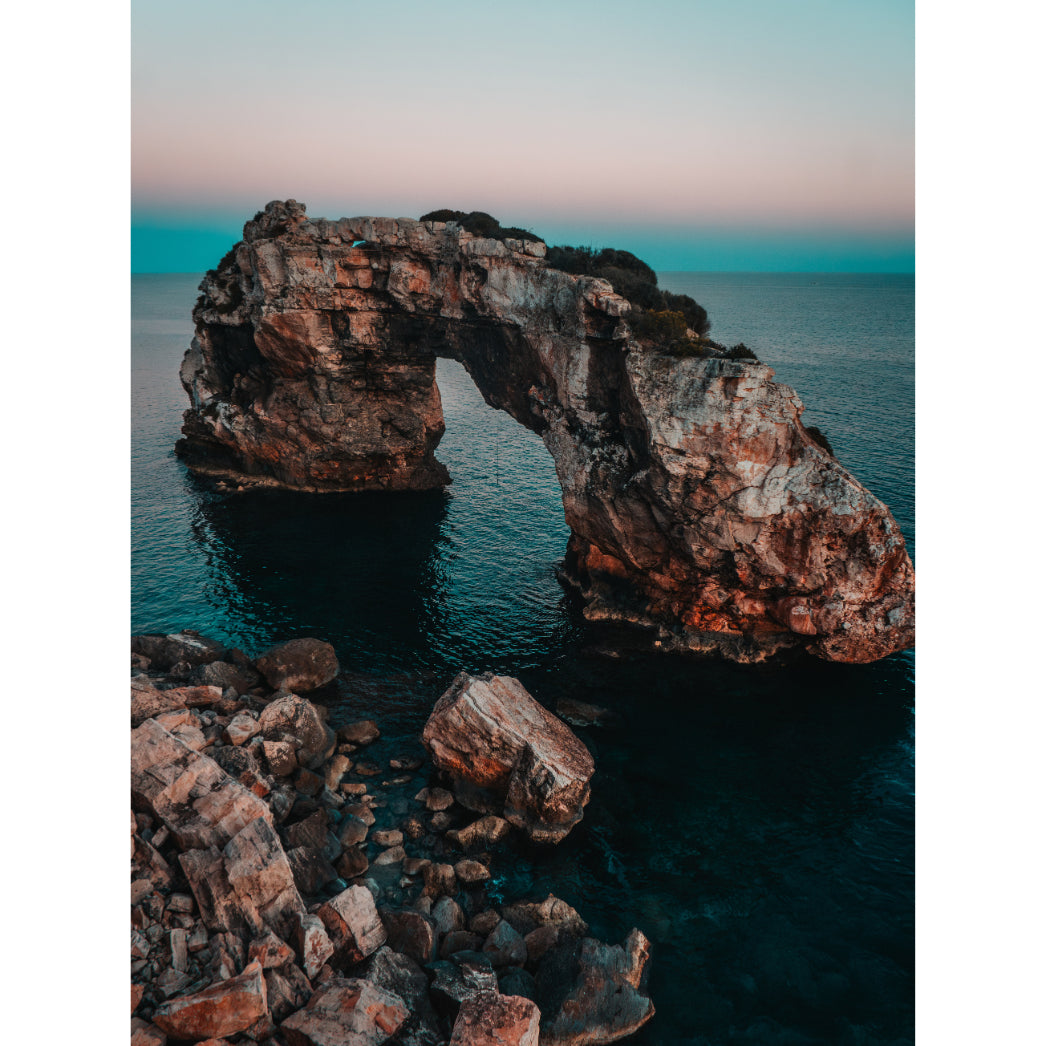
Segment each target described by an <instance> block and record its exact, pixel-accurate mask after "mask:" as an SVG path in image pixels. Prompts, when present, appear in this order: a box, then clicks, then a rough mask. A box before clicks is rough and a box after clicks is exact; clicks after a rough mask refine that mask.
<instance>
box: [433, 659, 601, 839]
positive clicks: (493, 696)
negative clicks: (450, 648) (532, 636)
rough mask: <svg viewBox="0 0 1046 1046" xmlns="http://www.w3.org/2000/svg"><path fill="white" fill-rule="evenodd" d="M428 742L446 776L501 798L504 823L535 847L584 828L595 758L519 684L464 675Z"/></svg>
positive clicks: (436, 717)
mask: <svg viewBox="0 0 1046 1046" xmlns="http://www.w3.org/2000/svg"><path fill="white" fill-rule="evenodd" d="M422 741H423V743H424V744H425V747H426V748H427V749H428V750H429V753H430V754H431V755H432V761H433V762H434V763H435V764H436V766H438V767H439V768H440V769H441V770H444V771H446V772H447V773H449V774H450V775H451V776H452V777H453V778H455V779H457V780H461V781H465V782H467V783H469V784H471V785H474V786H476V787H478V788H481V789H485V790H488V791H490V792H492V793H494V794H495V795H497V796H499V797H502V798H503V800H504V816H505V819H506V820H507V821H509V822H510V823H511V824H514V825H516V827H518V828H522V829H523V830H524V831H526V833H527V834H528V835H529V836H530V838H531V839H533V840H534V841H535V842H543V843H555V842H559V840H560V839H562V838H563V837H564V836H565V835H566V834H567V833H568V832H569V831H570V829H571V828H573V827H574V825H575V824H577V822H578V821H580V820H581V817H582V810H583V808H584V806H585V804H586V803H587V802H588V800H589V781H590V780H591V778H592V774H593V772H594V770H595V765H594V763H593V762H592V756H591V754H590V753H589V751H588V749H587V748H586V747H585V746H584V745H583V744H582V743H581V741H579V740H578V738H577V737H576V736H575V735H574V733H573V732H572V731H571V730H570V728H569V727H568V726H566V724H565V723H563V722H562V720H560V719H558V718H557V717H556V716H554V715H552V713H551V712H548V711H547V710H546V709H544V708H543V707H542V706H541V705H539V704H538V703H537V701H535V700H534V699H533V698H532V697H531V696H530V694H529V693H527V691H526V689H525V688H524V687H523V684H522V683H520V682H519V680H517V679H513V678H511V677H510V676H495V675H486V676H470V675H469V674H468V673H466V672H462V673H461V674H460V675H458V677H457V678H456V679H455V680H454V682H453V683H451V685H450V688H449V689H448V690H447V692H446V693H445V694H444V695H443V696H442V697H441V698H440V699H439V701H438V702H437V703H436V706H435V708H433V710H432V714H431V715H430V716H429V719H428V722H427V723H426V724H425V729H424V731H423V733H422Z"/></svg>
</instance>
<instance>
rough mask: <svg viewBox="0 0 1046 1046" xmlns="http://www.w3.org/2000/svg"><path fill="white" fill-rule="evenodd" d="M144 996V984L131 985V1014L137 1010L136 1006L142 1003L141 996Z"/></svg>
mask: <svg viewBox="0 0 1046 1046" xmlns="http://www.w3.org/2000/svg"><path fill="white" fill-rule="evenodd" d="M144 994H145V985H144V984H132V985H131V1013H132V1015H133V1014H134V1011H135V1010H137V1009H138V1004H139V1003H140V1002H141V1001H142V996H143V995H144Z"/></svg>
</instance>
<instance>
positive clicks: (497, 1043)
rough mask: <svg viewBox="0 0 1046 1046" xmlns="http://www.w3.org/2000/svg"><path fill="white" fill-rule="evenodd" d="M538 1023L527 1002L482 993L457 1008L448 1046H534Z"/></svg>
mask: <svg viewBox="0 0 1046 1046" xmlns="http://www.w3.org/2000/svg"><path fill="white" fill-rule="evenodd" d="M540 1021H541V1012H540V1010H538V1008H537V1006H535V1005H534V1003H533V1002H531V1001H530V999H525V998H523V997H522V996H519V995H499V994H497V993H496V992H485V993H483V994H480V995H475V996H473V997H472V998H471V999H467V1000H466V1001H465V1002H463V1003H462V1004H461V1009H460V1010H458V1017H457V1020H456V1021H455V1022H454V1030H453V1032H452V1033H451V1036H450V1046H538V1037H539V1031H540Z"/></svg>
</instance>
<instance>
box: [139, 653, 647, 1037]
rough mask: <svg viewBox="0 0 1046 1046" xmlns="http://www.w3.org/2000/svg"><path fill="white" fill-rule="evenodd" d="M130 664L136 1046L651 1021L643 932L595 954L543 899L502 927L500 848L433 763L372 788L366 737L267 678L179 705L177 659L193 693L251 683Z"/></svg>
mask: <svg viewBox="0 0 1046 1046" xmlns="http://www.w3.org/2000/svg"><path fill="white" fill-rule="evenodd" d="M303 642H307V643H308V646H309V648H310V649H314V650H322V649H323V647H324V645H325V644H321V643H319V642H318V641H316V640H309V641H303ZM132 649H133V651H134V653H133V654H132V671H133V672H134V673H135V674H134V675H133V676H132V680H131V686H132V724H134V725H133V728H132V731H131V802H132V813H131V888H130V894H131V898H130V899H131V1013H132V1029H131V1030H132V1039H131V1041H132V1043H133V1044H136V1046H164V1043H165V1042H167V1041H172V1042H190V1041H191V1042H197V1041H201V1040H207V1041H208V1042H218V1041H219V1037H220V1041H223V1042H224V1041H228V1042H229V1043H230V1044H231V1043H259V1044H261V1046H281V1044H285V1046H350V1044H352V1046H382V1044H383V1043H386V1042H388V1043H390V1044H394V1046H441V1044H443V1046H445V1044H446V1043H447V1042H448V1041H451V1042H454V1043H460V1044H461V1046H467V1044H472V1046H486V1044H500V1046H536V1044H537V1043H538V1042H539V1040H540V1042H547V1043H550V1044H555V1043H558V1044H561V1046H580V1044H581V1043H591V1044H594V1046H598V1044H601V1043H609V1042H613V1041H615V1040H617V1039H618V1038H620V1037H621V1036H622V1035H624V1034H628V1033H629V1032H630V1031H632V1030H634V1029H635V1028H637V1027H639V1026H640V1025H641V1024H643V1023H644V1022H645V1021H647V1020H648V1019H649V1018H650V1017H651V1016H652V1014H653V1006H652V1004H651V1002H650V999H649V998H648V997H647V995H646V991H645V987H643V984H642V974H643V966H644V964H645V963H646V959H647V955H648V953H649V946H648V944H647V943H646V938H645V937H643V935H642V934H641V932H640V931H639V930H638V929H634V930H633V931H632V933H631V934H630V935H629V937H628V939H627V940H626V941H625V944H624V946H611V945H609V944H605V943H603V942H599V941H596V940H595V939H593V938H589V937H588V936H587V933H588V926H587V924H586V923H585V922H584V920H583V919H582V918H581V916H580V915H579V914H578V913H577V912H576V911H575V910H574V909H573V908H571V907H570V905H569V904H567V903H566V902H565V901H563V900H561V899H559V898H557V897H555V896H553V895H551V894H550V895H549V896H548V897H546V898H545V899H544V900H543V901H528V900H518V901H516V902H515V903H510V904H507V905H504V906H502V905H501V903H500V898H499V896H498V895H499V892H500V887H498V888H492V887H493V883H492V879H493V873H492V870H491V868H493V869H494V870H495V871H496V872H498V873H499V875H500V874H502V873H503V871H504V869H503V868H501V869H498V868H497V866H498V864H499V863H503V862H504V861H505V859H506V853H505V849H506V848H505V846H504V845H503V844H504V843H506V842H507V840H506V836H508V835H509V834H510V833H511V832H513V831H514V830H513V829H511V828H510V827H509V825H508V824H507V822H505V821H504V820H502V819H501V818H498V817H496V816H493V815H488V816H487V817H483V818H480V819H479V820H475V819H474V815H472V814H469V813H468V812H466V811H465V810H463V809H462V808H461V807H460V806H459V805H458V804H457V803H456V802H455V801H454V797H453V795H451V794H450V793H449V792H447V791H445V790H443V789H441V788H439V787H436V786H435V782H436V780H437V779H438V776H439V774H440V771H439V770H438V768H437V767H435V766H434V765H433V764H432V763H430V762H428V761H427V760H423V759H420V758H418V759H411V758H409V757H407V758H404V757H403V756H402V753H401V754H399V755H397V756H396V757H395V758H392V759H389V760H388V768H389V770H390V771H395V772H397V774H396V776H393V777H392V778H391V779H388V780H381V779H380V778H377V777H376V774H372V773H370V772H369V771H370V767H369V766H368V765H367V764H366V763H365V761H364V760H362V759H359V758H358V752H359V749H360V748H361V747H363V746H364V745H370V744H374V743H375V742H376V741H377V740H378V738H379V736H380V730H379V729H378V727H377V726H376V724H375V723H373V722H371V721H369V720H364V721H358V722H356V723H350V724H345V725H344V726H342V727H341V728H340V729H339V730H338V731H337V733H335V732H334V731H333V730H331V729H330V728H329V727H328V726H327V724H326V719H327V711H326V709H324V708H323V707H322V706H320V705H315V704H313V703H312V702H311V701H310V700H309V699H308V698H304V697H301V696H299V695H297V694H287V693H286V692H285V691H283V690H282V689H281V690H275V689H274V688H273V686H272V684H269V685H268V686H266V685H265V684H264V683H262V682H261V680H262V679H263V678H264V676H263V674H262V672H261V671H256V672H255V676H256V678H257V679H258V680H259V682H258V684H257V685H255V686H253V687H251V688H250V690H249V691H247V692H245V693H243V694H242V695H241V694H240V693H238V692H236V691H235V690H234V689H232V688H227V689H225V690H222V689H220V688H219V687H217V686H211V685H207V686H197V687H185V686H180V685H178V684H179V683H180V682H181V681H182V680H181V678H180V677H181V676H182V675H183V671H184V669H183V668H179V669H178V672H177V677H176V676H175V672H174V670H175V667H176V666H185V665H186V661H185V659H184V657H183V654H184V652H185V650H186V649H189V650H192V651H194V652H195V655H196V657H195V660H196V664H195V665H194V666H192V671H193V672H195V671H197V670H203V669H205V668H207V667H209V666H211V665H214V664H235V665H238V666H239V667H240V668H241V669H243V670H244V671H246V670H247V668H248V667H250V666H251V664H252V662H250V661H249V660H248V659H247V658H246V656H245V655H244V654H242V652H240V651H237V650H226V649H225V648H224V647H223V646H221V644H218V643H212V642H211V641H209V640H204V639H203V637H199V636H196V635H195V634H193V633H179V634H177V635H172V636H137V637H135V638H134V640H133V642H132ZM295 649H302V647H301V646H300V645H299V647H297V648H295ZM144 651H151V652H152V653H153V654H154V655H155V657H156V663H155V664H154V663H153V660H152V657H151V656H150V655H149V654H147V653H144ZM220 658H227V659H228V660H227V661H220V660H219V659H220ZM265 660H266V658H265V657H260V658H257V659H256V660H255V661H254V662H253V665H254V666H256V667H257V668H258V669H260V668H261V667H262V662H263V661H265ZM321 660H322V659H321ZM159 666H163V667H159ZM465 678H466V679H467V678H468V677H465ZM505 692H506V693H509V694H511V690H507V691H505ZM141 695H147V697H148V700H147V701H146V702H142V701H140V700H139V697H140V696H141ZM161 697H162V699H160V698H161ZM528 700H529V699H528ZM487 713H488V714H497V711H496V709H494V708H492V707H491V706H489V705H488V706H487ZM531 714H533V713H531ZM544 714H545V715H548V713H544ZM510 718H511V717H510ZM246 722H249V723H253V724H254V727H255V728H256V729H253V730H252V729H244V728H242V724H244V723H246ZM237 723H239V724H240V728H235V729H234V726H235V724H237ZM512 725H513V724H512V722H510V723H509V724H508V726H507V727H506V730H505V731H504V736H505V737H511V729H510V728H511V726H512ZM515 725H516V726H517V727H518V726H519V717H518V716H517V717H516V720H515ZM563 729H564V730H566V732H567V734H568V735H569V730H567V728H566V727H563ZM571 736H572V735H571ZM329 737H330V738H334V739H335V742H337V741H338V740H339V739H340V740H341V743H340V744H337V751H335V750H334V748H333V747H332V746H330V745H328V743H327V739H328V738H329ZM346 737H352V738H354V740H353V741H345V740H344V738H346ZM577 744H578V745H580V743H579V742H577ZM278 746H282V747H278ZM581 751H582V752H583V753H584V757H585V758H587V760H588V766H589V768H590V767H591V759H590V757H588V753H587V751H585V750H584V748H583V746H581ZM288 752H289V756H290V757H289V758H288ZM305 762H307V763H308V764H309V766H310V767H311V768H312V769H307V768H305V767H304V766H303V763H305ZM371 765H373V764H371ZM408 768H409V769H408ZM403 771H406V772H403ZM590 773H591V769H589V774H590ZM414 775H420V776H414ZM360 777H363V778H365V779H366V780H365V781H363V780H360V779H359V778H360ZM422 781H424V782H426V784H425V787H423V788H422V789H421V790H420V791H419V790H418V785H419V784H420V783H421V782H422ZM367 782H369V783H367ZM585 790H586V795H587V779H586V784H585ZM411 796H414V799H413V807H412V805H411V804H412V800H411V798H410V797H411ZM422 817H425V818H426V821H427V823H423V822H422V820H421V818H422ZM379 818H380V819H381V820H380V822H379V820H378V819H379ZM455 824H456V825H457V826H458V827H456V828H452V827H451V826H452V825H455ZM372 826H373V828H374V830H373V831H372V830H371V827H372ZM480 848H482V849H481V850H480ZM408 849H409V854H408ZM461 850H465V851H466V852H468V853H470V854H471V856H470V857H468V858H464V859H461V858H460V851H461ZM368 851H369V853H368ZM332 861H336V862H337V868H336V869H335V867H333V866H332V865H331V863H330V862H332ZM451 861H454V862H456V863H453V864H451V863H449V862H451ZM488 865H490V866H491V868H488ZM379 901H380V906H379V904H378V902H379ZM466 927H467V928H466ZM539 992H540V993H541V999H542V1002H538V1001H536V1000H537V998H538V996H539ZM226 1037H227V1038H226Z"/></svg>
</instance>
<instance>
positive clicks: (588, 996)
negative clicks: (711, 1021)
mask: <svg viewBox="0 0 1046 1046" xmlns="http://www.w3.org/2000/svg"><path fill="white" fill-rule="evenodd" d="M649 957H650V942H649V941H648V940H647V939H646V937H644V936H643V934H642V933H641V932H640V931H639V930H636V929H633V930H632V931H631V932H630V933H629V935H628V937H627V938H626V939H625V942H624V944H623V945H620V944H618V945H610V944H606V943H604V942H602V941H596V940H593V939H592V938H591V937H586V938H584V939H583V940H581V941H573V942H571V943H567V944H563V945H560V946H559V947H557V948H554V949H553V950H552V951H550V952H549V953H548V954H547V955H546V956H545V958H544V959H543V960H542V962H541V963H540V965H539V966H538V972H537V978H536V985H537V1002H538V1005H539V1006H540V1007H541V1013H542V1019H541V1042H542V1046H598V1044H601V1043H607V1042H614V1041H616V1040H617V1039H622V1038H624V1037H625V1036H626V1035H631V1034H632V1033H633V1032H635V1031H636V1030H637V1029H639V1028H640V1027H642V1026H643V1025H644V1024H646V1022H647V1021H648V1020H650V1018H651V1017H653V1015H654V1005H653V1003H652V1002H651V1001H650V998H649V997H648V996H647V995H646V993H645V991H644V989H643V971H644V967H645V966H646V962H647V959H648V958H649Z"/></svg>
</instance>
